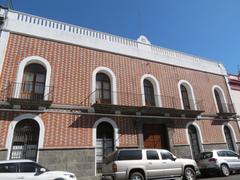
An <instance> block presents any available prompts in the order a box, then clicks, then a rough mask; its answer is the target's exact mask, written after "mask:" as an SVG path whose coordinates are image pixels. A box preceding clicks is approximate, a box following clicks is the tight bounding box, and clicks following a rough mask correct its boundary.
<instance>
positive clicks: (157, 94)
mask: <svg viewBox="0 0 240 180" xmlns="http://www.w3.org/2000/svg"><path fill="white" fill-rule="evenodd" d="M144 79H147V80H149V81H150V82H151V83H152V85H153V90H154V96H155V97H154V98H155V103H156V106H157V107H161V106H162V102H161V97H160V94H161V93H160V86H159V82H158V80H157V78H156V77H154V76H153V75H151V74H144V75H143V76H142V77H141V80H140V83H141V95H142V105H143V106H145V105H146V102H145V92H144Z"/></svg>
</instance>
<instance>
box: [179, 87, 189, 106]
mask: <svg viewBox="0 0 240 180" xmlns="http://www.w3.org/2000/svg"><path fill="white" fill-rule="evenodd" d="M180 89H181V94H182V103H183V108H184V109H186V110H190V109H191V105H190V100H189V97H188V91H187V88H186V87H185V86H184V85H183V84H181V85H180Z"/></svg>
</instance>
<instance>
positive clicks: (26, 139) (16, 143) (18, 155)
mask: <svg viewBox="0 0 240 180" xmlns="http://www.w3.org/2000/svg"><path fill="white" fill-rule="evenodd" d="M38 140H39V125H38V123H37V122H36V121H34V120H32V119H25V120H22V121H20V122H18V123H17V125H16V127H15V130H14V135H13V142H12V149H11V154H10V159H30V160H33V161H36V158H37V150H38Z"/></svg>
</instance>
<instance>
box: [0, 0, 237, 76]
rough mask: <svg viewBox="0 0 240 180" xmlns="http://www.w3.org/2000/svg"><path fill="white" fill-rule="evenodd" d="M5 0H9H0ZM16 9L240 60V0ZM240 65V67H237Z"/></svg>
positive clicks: (24, 1) (40, 1)
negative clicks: (142, 36)
mask: <svg viewBox="0 0 240 180" xmlns="http://www.w3.org/2000/svg"><path fill="white" fill-rule="evenodd" d="M0 4H6V0H0ZM13 7H14V9H15V10H18V11H22V12H26V13H30V14H34V15H38V16H42V17H47V18H51V19H55V20H60V21H64V22H67V23H71V24H75V25H79V26H82V27H88V28H91V29H95V30H98V31H103V32H108V33H111V34H115V35H120V36H124V37H127V38H130V39H137V38H138V37H139V35H141V34H143V35H145V36H147V37H148V39H149V40H150V41H151V43H152V44H155V45H158V46H161V47H165V48H170V49H174V50H178V51H182V52H186V53H189V54H193V55H197V56H201V57H205V58H208V59H211V60H215V61H219V62H222V63H223V64H224V65H225V67H226V68H227V70H228V72H229V73H233V74H236V73H237V70H238V65H240V0H13ZM239 68H240V67H239Z"/></svg>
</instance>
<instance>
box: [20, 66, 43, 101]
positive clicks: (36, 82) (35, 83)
mask: <svg viewBox="0 0 240 180" xmlns="http://www.w3.org/2000/svg"><path fill="white" fill-rule="evenodd" d="M45 81H46V69H45V68H44V67H43V66H42V65H40V64H36V63H33V64H29V65H27V66H26V67H25V69H24V73H23V79H22V86H21V98H23V99H33V100H43V99H44V90H45Z"/></svg>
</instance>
